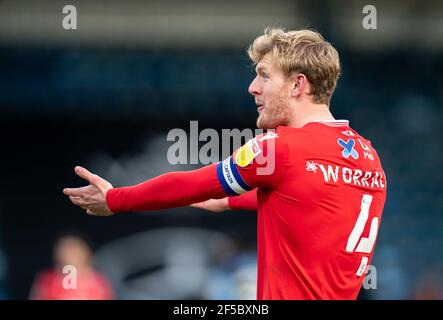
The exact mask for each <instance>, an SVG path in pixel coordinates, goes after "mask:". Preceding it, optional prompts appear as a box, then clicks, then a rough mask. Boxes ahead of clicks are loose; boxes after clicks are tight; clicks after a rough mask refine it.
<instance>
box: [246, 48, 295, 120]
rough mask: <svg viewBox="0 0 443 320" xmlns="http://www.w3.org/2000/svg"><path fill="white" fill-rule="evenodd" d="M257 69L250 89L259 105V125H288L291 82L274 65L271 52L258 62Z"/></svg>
mask: <svg viewBox="0 0 443 320" xmlns="http://www.w3.org/2000/svg"><path fill="white" fill-rule="evenodd" d="M255 71H256V73H257V75H256V77H255V78H254V80H252V82H251V84H250V85H249V89H248V91H249V93H250V94H252V95H253V96H254V98H255V104H256V105H257V106H258V109H257V110H258V113H259V116H258V119H257V127H258V128H260V129H275V128H276V127H277V126H281V125H287V124H288V122H289V120H290V116H291V109H290V106H289V102H290V98H291V82H290V81H288V80H287V79H286V77H285V76H284V74H283V72H282V71H281V70H280V69H279V68H278V67H277V66H276V65H274V63H273V62H272V57H271V55H270V54H269V53H268V54H266V55H265V56H264V57H263V58H262V59H261V60H260V62H259V63H257V65H256V68H255Z"/></svg>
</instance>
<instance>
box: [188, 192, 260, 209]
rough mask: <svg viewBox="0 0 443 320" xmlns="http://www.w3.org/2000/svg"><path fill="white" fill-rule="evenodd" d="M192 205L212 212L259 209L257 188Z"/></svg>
mask: <svg viewBox="0 0 443 320" xmlns="http://www.w3.org/2000/svg"><path fill="white" fill-rule="evenodd" d="M191 207H194V208H199V209H203V210H207V211H211V212H223V211H228V210H247V211H248V210H250V211H255V210H257V189H254V190H252V191H249V192H246V193H244V194H242V195H240V196H237V197H226V198H222V199H209V200H206V201H203V202H199V203H193V204H191Z"/></svg>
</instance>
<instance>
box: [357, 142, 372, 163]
mask: <svg viewBox="0 0 443 320" xmlns="http://www.w3.org/2000/svg"><path fill="white" fill-rule="evenodd" d="M358 142H359V143H360V146H361V147H362V149H363V156H364V157H365V159H369V160H372V161H374V155H373V154H372V151H371V149H370V148H369V147H368V145H367V144H366V143H364V142H362V141H361V140H360V139H358Z"/></svg>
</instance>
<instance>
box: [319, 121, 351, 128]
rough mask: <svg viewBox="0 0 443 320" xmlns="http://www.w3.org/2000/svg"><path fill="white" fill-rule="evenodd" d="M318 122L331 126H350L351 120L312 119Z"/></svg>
mask: <svg viewBox="0 0 443 320" xmlns="http://www.w3.org/2000/svg"><path fill="white" fill-rule="evenodd" d="M312 122H316V123H321V124H324V125H327V126H330V127H348V126H349V120H314V121H311V123H312Z"/></svg>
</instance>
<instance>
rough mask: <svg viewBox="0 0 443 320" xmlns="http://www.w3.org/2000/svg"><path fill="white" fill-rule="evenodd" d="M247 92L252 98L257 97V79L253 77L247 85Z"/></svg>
mask: <svg viewBox="0 0 443 320" xmlns="http://www.w3.org/2000/svg"><path fill="white" fill-rule="evenodd" d="M248 92H249V93H250V94H252V95H253V96H258V95H259V94H260V90H259V86H258V83H257V77H255V78H254V80H252V82H251V84H250V85H249V88H248Z"/></svg>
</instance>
